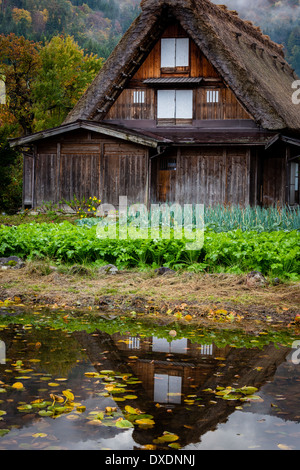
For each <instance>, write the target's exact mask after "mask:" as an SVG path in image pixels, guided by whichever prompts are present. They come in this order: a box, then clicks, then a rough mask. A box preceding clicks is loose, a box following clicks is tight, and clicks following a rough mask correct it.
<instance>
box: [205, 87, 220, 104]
mask: <svg viewBox="0 0 300 470" xmlns="http://www.w3.org/2000/svg"><path fill="white" fill-rule="evenodd" d="M219 95H220V93H219V90H207V92H206V102H207V103H219Z"/></svg>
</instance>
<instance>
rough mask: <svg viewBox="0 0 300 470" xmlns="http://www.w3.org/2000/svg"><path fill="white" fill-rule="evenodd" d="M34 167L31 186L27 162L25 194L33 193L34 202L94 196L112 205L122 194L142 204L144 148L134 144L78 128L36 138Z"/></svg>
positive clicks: (145, 187)
mask: <svg viewBox="0 0 300 470" xmlns="http://www.w3.org/2000/svg"><path fill="white" fill-rule="evenodd" d="M26 162H27V161H26ZM26 165H27V166H26V168H28V165H29V163H26ZM34 166H35V170H34V175H35V176H34V188H32V185H31V179H30V178H31V176H30V175H33V172H32V168H33V165H32V167H31V171H30V175H29V176H28V177H27V183H26V188H27V189H26V197H27V198H28V196H27V194H28V195H30V194H32V192H33V193H34V205H35V206H38V205H41V204H42V203H43V202H49V201H51V202H53V203H58V202H60V201H61V200H67V201H70V200H72V199H73V198H74V197H75V196H76V197H77V198H79V199H83V198H89V197H94V196H96V197H97V198H98V199H101V201H102V203H110V204H114V205H116V206H118V203H119V196H127V197H128V202H129V203H147V197H148V185H147V181H148V149H147V148H146V147H142V146H140V145H134V144H131V143H127V142H124V141H120V140H118V139H114V138H107V137H104V136H101V135H99V134H96V133H91V132H87V131H84V132H82V131H80V132H77V133H70V134H69V135H66V136H64V137H61V138H59V139H58V140H54V139H47V140H45V141H42V142H40V143H39V144H38V145H37V151H36V155H35V165H34ZM24 202H25V196H24Z"/></svg>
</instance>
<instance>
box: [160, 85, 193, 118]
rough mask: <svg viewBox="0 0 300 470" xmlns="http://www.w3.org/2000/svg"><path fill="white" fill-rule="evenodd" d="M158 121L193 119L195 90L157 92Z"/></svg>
mask: <svg viewBox="0 0 300 470" xmlns="http://www.w3.org/2000/svg"><path fill="white" fill-rule="evenodd" d="M157 119H193V90H157Z"/></svg>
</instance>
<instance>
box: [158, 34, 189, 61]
mask: <svg viewBox="0 0 300 470" xmlns="http://www.w3.org/2000/svg"><path fill="white" fill-rule="evenodd" d="M188 66H189V38H164V39H162V40H161V67H162V68H175V67H188Z"/></svg>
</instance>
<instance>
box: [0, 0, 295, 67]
mask: <svg viewBox="0 0 300 470" xmlns="http://www.w3.org/2000/svg"><path fill="white" fill-rule="evenodd" d="M214 2H215V3H226V5H227V6H228V7H229V8H230V9H234V10H237V11H238V12H239V14H240V16H241V17H243V18H245V19H248V20H251V21H253V22H254V23H255V24H256V25H258V26H260V27H261V28H262V29H263V31H264V33H266V34H269V35H270V37H271V38H272V39H273V40H274V41H276V42H279V43H283V44H284V45H285V48H286V55H287V58H288V60H289V62H290V63H291V64H292V65H293V66H294V68H295V69H296V70H297V72H298V75H300V0H282V1H276V0H252V1H250V2H249V1H248V0H224V2H222V1H221V0H214ZM139 3H140V0H85V1H83V0H51V1H49V0H0V32H1V33H2V34H9V33H15V34H16V35H19V36H20V35H23V36H24V37H25V38H27V39H30V40H33V41H41V42H42V43H45V42H46V41H49V40H50V39H51V38H52V37H53V36H56V35H60V34H63V35H71V36H73V37H74V39H75V41H76V42H77V43H78V44H79V46H80V47H82V48H84V49H85V50H86V51H87V52H88V53H90V52H93V53H95V54H97V55H98V56H100V57H104V58H107V57H108V55H109V54H110V52H111V51H112V49H113V48H114V46H115V45H116V43H117V42H118V41H119V39H120V38H121V36H122V35H123V34H124V32H125V31H126V30H127V28H128V27H129V26H130V24H131V22H132V21H133V19H134V18H135V17H136V16H137V15H138V13H139Z"/></svg>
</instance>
